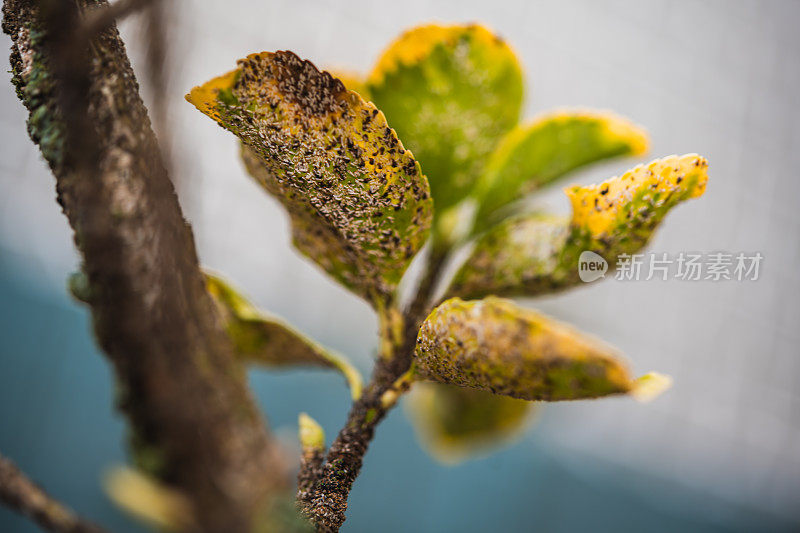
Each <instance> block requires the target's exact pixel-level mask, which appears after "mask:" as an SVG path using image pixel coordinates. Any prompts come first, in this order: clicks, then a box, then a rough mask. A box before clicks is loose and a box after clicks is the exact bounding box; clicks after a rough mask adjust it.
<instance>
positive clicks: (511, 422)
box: [406, 383, 537, 464]
mask: <svg viewBox="0 0 800 533" xmlns="http://www.w3.org/2000/svg"><path fill="white" fill-rule="evenodd" d="M406 406H407V411H408V414H409V417H410V418H411V421H412V422H413V424H414V428H415V429H416V432H417V436H418V438H419V440H420V441H421V443H422V445H423V446H424V447H425V449H426V450H427V451H428V452H429V453H430V454H431V455H432V456H433V457H434V458H436V459H437V460H439V461H441V462H443V463H447V464H455V463H458V462H461V461H463V460H465V459H469V458H472V457H475V456H479V455H482V454H485V453H488V452H490V451H493V450H495V449H497V448H499V447H501V446H503V445H508V444H510V443H512V442H514V441H515V440H516V439H517V438H519V437H520V436H521V435H522V433H523V431H524V430H525V429H526V428H527V427H528V425H529V422H530V421H531V419H532V418H533V417H532V416H531V415H532V413H533V412H534V411H535V410H536V408H537V405H536V404H535V403H532V402H526V401H524V400H517V399H516V398H509V397H508V396H500V395H498V394H492V393H490V392H483V391H479V390H475V389H467V388H463V387H454V386H452V385H442V384H441V383H419V384H417V385H416V386H415V387H414V389H413V390H412V391H411V393H410V394H409V397H408V400H407V402H406Z"/></svg>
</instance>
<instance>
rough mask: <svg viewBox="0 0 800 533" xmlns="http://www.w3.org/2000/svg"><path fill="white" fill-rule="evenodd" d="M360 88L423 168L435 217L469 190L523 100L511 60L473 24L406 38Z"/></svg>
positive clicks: (421, 30) (417, 31)
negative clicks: (434, 207)
mask: <svg viewBox="0 0 800 533" xmlns="http://www.w3.org/2000/svg"><path fill="white" fill-rule="evenodd" d="M367 85H368V88H369V91H370V96H371V98H372V100H373V101H374V102H375V104H376V105H378V107H380V108H381V109H382V110H383V112H384V113H386V117H387V119H388V120H389V123H390V124H391V125H392V127H394V128H395V130H397V134H398V135H399V136H400V139H402V140H403V143H405V145H406V146H407V147H408V149H409V150H411V151H412V152H413V153H414V155H415V157H416V158H417V160H418V161H419V162H420V163H421V164H422V167H423V168H424V169H425V173H426V175H427V176H428V180H429V181H430V184H431V193H432V194H433V198H434V200H435V202H436V212H437V215H438V214H441V213H442V211H443V210H444V209H446V208H448V207H450V206H452V205H454V204H456V203H457V202H458V201H460V200H462V199H463V198H464V197H465V196H466V195H467V194H469V192H470V191H471V190H472V187H473V185H474V182H475V180H476V179H477V178H478V176H479V175H480V173H481V171H482V169H483V166H484V163H485V159H486V157H487V156H488V155H489V154H490V153H491V152H492V150H493V149H494V147H495V145H496V144H497V142H498V141H499V140H500V138H501V137H502V136H503V135H505V133H506V132H508V131H509V130H510V129H511V128H512V127H514V125H515V124H516V123H517V121H518V120H519V113H520V108H521V106H522V97H523V80H522V70H521V68H520V65H519V62H518V60H517V57H516V55H515V54H514V52H513V51H512V50H511V48H510V47H509V46H508V44H506V43H505V42H504V41H503V40H502V39H501V38H500V37H498V36H496V35H494V34H493V33H492V32H490V31H489V30H487V29H486V28H484V27H482V26H478V25H460V26H439V25H427V26H420V27H417V28H414V29H412V30H410V31H407V32H405V33H404V34H402V35H401V36H400V37H399V38H398V39H397V40H396V41H394V42H393V43H392V44H391V45H390V46H389V48H388V49H387V50H386V51H385V52H384V53H383V55H382V56H381V58H380V59H379V60H378V62H377V64H376V65H375V68H374V69H373V71H372V73H371V74H370V76H369V78H368V80H367Z"/></svg>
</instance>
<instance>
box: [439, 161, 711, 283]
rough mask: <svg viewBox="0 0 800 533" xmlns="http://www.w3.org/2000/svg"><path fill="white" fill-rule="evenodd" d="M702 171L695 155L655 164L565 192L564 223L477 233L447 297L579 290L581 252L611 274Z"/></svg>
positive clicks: (689, 193) (556, 220)
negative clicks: (569, 208) (597, 258)
mask: <svg viewBox="0 0 800 533" xmlns="http://www.w3.org/2000/svg"><path fill="white" fill-rule="evenodd" d="M707 168H708V163H707V161H706V160H705V158H703V157H700V156H698V155H697V154H688V155H684V156H680V157H679V156H670V157H665V158H663V159H656V160H655V161H653V162H651V163H649V164H648V165H639V166H638V167H636V168H634V169H632V170H629V171H628V172H626V173H625V174H623V175H622V176H620V177H615V178H611V179H609V180H606V181H604V182H603V183H601V184H599V185H590V186H587V187H580V186H574V187H569V188H568V189H566V192H567V195H568V196H569V198H570V201H571V203H572V218H571V219H567V218H562V217H556V216H551V215H542V214H527V215H520V216H516V217H512V218H509V219H507V220H505V221H504V222H502V223H500V224H498V225H497V226H495V227H494V228H492V229H490V230H489V231H487V232H486V233H484V234H483V235H482V236H481V237H480V238H479V239H478V241H477V242H476V244H475V247H474V248H473V250H472V253H471V255H470V256H469V258H468V259H467V260H466V261H465V262H464V264H463V265H462V266H461V268H460V269H459V270H458V272H457V273H456V275H455V276H454V277H453V281H452V282H451V285H450V288H449V289H448V291H447V295H448V296H460V297H462V298H480V297H482V296H487V295H490V294H495V295H503V296H532V295H541V294H547V293H551V292H555V291H559V290H563V289H566V288H569V287H573V286H576V285H579V284H580V283H581V281H580V278H579V276H578V260H579V258H580V255H581V253H582V252H584V251H592V252H594V253H596V254H599V255H600V256H602V257H603V258H604V259H605V260H606V261H607V262H608V264H609V269H610V270H612V271H613V269H614V267H615V266H616V263H617V259H618V257H619V256H620V255H621V254H634V253H637V252H638V251H639V250H641V249H642V248H644V246H645V245H646V244H647V242H648V241H649V240H650V237H651V236H652V235H653V232H654V231H655V229H656V227H658V225H659V223H660V222H661V220H662V219H663V218H664V216H665V215H666V214H667V212H668V211H669V210H670V209H671V208H673V207H674V206H676V205H677V204H679V203H680V202H682V201H684V200H686V199H689V198H695V197H698V196H701V195H702V194H703V192H704V191H705V187H706V182H707V181H708V173H707Z"/></svg>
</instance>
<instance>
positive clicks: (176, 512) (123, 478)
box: [104, 466, 197, 531]
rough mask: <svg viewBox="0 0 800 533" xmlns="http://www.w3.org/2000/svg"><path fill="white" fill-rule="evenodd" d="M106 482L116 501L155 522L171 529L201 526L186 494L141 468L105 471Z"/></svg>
mask: <svg viewBox="0 0 800 533" xmlns="http://www.w3.org/2000/svg"><path fill="white" fill-rule="evenodd" d="M104 486H105V490H106V493H107V494H108V496H109V497H110V498H111V500H113V502H114V503H115V504H117V505H118V506H119V507H120V508H121V509H124V510H125V511H127V512H128V513H130V514H132V515H133V516H135V517H136V518H138V519H140V520H142V521H144V522H146V523H148V524H149V525H151V526H155V527H157V528H160V529H162V530H169V531H186V530H191V529H194V528H196V527H197V524H196V523H195V520H194V516H193V513H192V506H191V502H190V501H189V500H188V499H187V498H186V497H185V496H184V495H183V494H181V493H180V492H178V491H176V490H174V489H172V488H169V487H167V486H166V485H164V484H163V483H161V482H160V481H158V480H156V479H154V478H151V477H149V476H147V475H145V474H142V473H141V472H139V471H136V470H133V469H131V468H127V467H122V466H120V467H116V468H114V469H112V470H110V471H109V472H108V473H107V474H106V475H105V479H104Z"/></svg>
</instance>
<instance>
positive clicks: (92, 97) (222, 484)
mask: <svg viewBox="0 0 800 533" xmlns="http://www.w3.org/2000/svg"><path fill="white" fill-rule="evenodd" d="M59 5H61V6H62V7H63V6H64V5H66V6H68V9H69V10H70V11H71V12H74V13H78V14H79V15H80V14H82V13H83V12H86V11H87V10H89V9H90V8H98V6H99V7H101V8H102V7H105V6H107V3H106V2H105V1H104V0H78V1H76V0H57V1H56V2H53V1H52V0H51V1H50V3H49V4H48V3H45V4H44V8H43V10H42V11H43V12H40V11H39V9H37V7H36V5H35V4H34V3H33V0H5V1H4V5H3V15H4V19H3V30H4V31H5V32H6V33H7V34H8V35H10V36H11V38H12V41H13V46H12V53H11V68H12V73H13V81H14V84H15V86H16V87H17V93H18V95H19V96H20V98H21V100H22V101H23V103H24V104H25V106H26V107H27V108H28V110H29V112H30V117H29V120H28V130H29V133H30V135H31V138H32V139H33V140H34V142H36V143H37V144H38V145H39V147H40V149H41V151H42V155H43V156H44V158H45V159H46V161H47V163H48V164H49V165H50V168H51V169H52V171H53V174H54V175H55V177H56V189H57V192H58V201H59V203H60V204H61V206H62V208H63V210H64V213H65V214H66V216H67V218H68V219H69V222H70V225H71V226H72V228H73V229H74V231H75V242H76V244H77V245H78V248H79V249H80V251H81V253H82V255H83V260H84V263H83V270H84V272H85V274H86V276H87V279H88V282H89V304H90V306H91V309H92V314H93V319H94V330H95V334H96V336H97V339H98V341H99V344H100V346H101V347H102V349H103V350H104V351H105V352H106V353H107V354H108V356H109V359H110V361H111V362H112V364H113V366H114V370H115V373H116V377H117V382H118V386H119V389H120V395H119V397H120V402H119V407H120V408H121V409H122V410H123V411H124V413H125V414H126V415H127V417H128V418H129V419H130V423H131V424H130V426H131V433H132V435H131V442H132V447H133V452H134V457H135V459H136V461H137V463H138V466H139V467H140V468H142V469H144V470H146V471H147V472H148V473H150V474H151V475H154V476H156V477H158V478H160V479H161V480H162V481H164V482H165V483H167V484H168V485H170V486H172V487H174V488H175V489H177V490H179V491H181V492H183V493H184V494H185V495H186V496H187V497H188V498H189V499H190V501H192V503H193V505H194V507H195V509H194V511H195V514H196V516H197V517H198V522H199V523H200V524H202V527H203V528H204V529H206V530H208V531H223V530H227V531H232V530H236V531H244V530H248V529H250V527H251V526H252V525H253V520H254V516H255V514H256V513H257V512H258V511H259V510H263V505H264V503H265V501H266V499H268V497H269V495H270V494H272V493H273V492H274V491H275V490H277V489H282V488H284V487H285V486H286V480H287V472H286V467H285V465H284V462H283V460H282V457H280V456H279V453H278V450H277V447H276V445H275V444H274V443H273V442H272V441H271V440H270V439H269V438H268V435H267V432H266V430H265V427H264V424H263V423H262V420H261V417H260V415H259V413H258V411H257V409H256V407H255V405H254V403H253V401H252V398H251V396H250V394H249V391H248V390H247V387H246V379H245V374H244V370H243V369H242V368H241V367H240V366H239V364H238V363H236V361H235V360H234V357H233V350H232V346H231V344H230V340H229V339H228V337H227V335H226V334H225V332H224V330H223V327H222V324H221V321H220V319H219V317H218V316H217V314H216V312H215V310H214V307H213V305H212V303H211V301H210V299H209V297H208V295H207V294H206V292H205V288H204V283H203V278H202V276H201V273H200V270H199V266H198V261H197V255H196V251H195V245H194V240H193V237H192V233H191V230H190V228H189V226H188V224H187V223H186V221H185V220H184V218H183V215H182V213H181V210H180V207H179V205H178V201H177V198H176V196H175V192H174V189H173V187H172V184H171V182H170V180H169V176H168V175H167V172H166V170H165V167H164V164H163V160H162V157H161V154H160V152H159V149H158V146H157V143H156V139H155V136H154V134H153V132H152V129H151V127H150V122H149V119H148V117H147V112H146V110H145V108H144V105H143V103H142V101H141V99H140V97H139V94H138V86H137V83H136V79H135V77H134V74H133V72H132V70H131V67H130V64H129V61H128V58H127V55H126V53H125V48H124V45H123V43H122V41H121V40H120V37H119V34H118V32H117V30H116V27H115V26H114V25H113V24H111V25H110V26H109V27H108V28H107V29H105V30H103V31H101V32H100V33H98V34H97V35H96V37H95V38H94V39H93V40H92V41H91V42H83V43H78V44H77V45H75V46H76V47H77V48H76V50H77V53H67V56H68V57H70V61H75V62H76V64H74V65H68V66H66V67H65V65H63V64H59V63H58V62H57V58H56V57H54V54H55V53H58V52H57V51H56V48H55V47H54V44H57V46H61V45H63V42H60V40H59V39H61V38H62V37H63V36H64V35H68V34H69V29H68V27H67V29H64V28H62V29H61V30H60V31H59V30H57V29H55V28H56V26H53V24H62V25H65V24H71V23H74V22H75V21H74V17H66V18H62V19H61V20H60V21H59V20H58V18H57V17H53V16H52V14H53V12H49V13H48V12H47V9H51V8H53V6H56V7H58V6H59ZM48 15H49V16H48ZM48 24H50V27H49V28H48ZM48 29H49V30H50V31H51V33H48ZM78 33H80V32H78ZM54 66H55V68H54ZM58 67H61V68H58ZM66 69H71V70H66ZM70 72H77V73H81V72H83V73H85V75H86V76H85V79H82V78H78V79H76V76H74V75H70ZM81 83H83V84H84V87H85V90H83V93H82V96H81V93H80V92H78V93H77V97H75V95H76V89H78V88H79V87H81V85H80V84H81ZM70 95H72V96H70ZM65 106H70V107H65ZM82 106H83V107H82ZM74 117H77V119H76V120H75V121H73V120H72V118H74ZM80 117H84V119H83V120H81V118H80ZM76 130H77V131H76ZM87 139H89V140H90V141H91V142H88V143H87V142H86V140H87Z"/></svg>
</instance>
